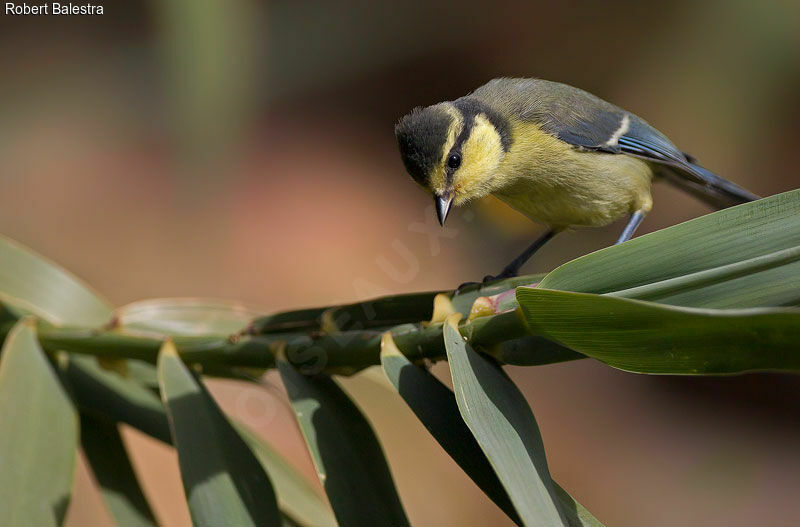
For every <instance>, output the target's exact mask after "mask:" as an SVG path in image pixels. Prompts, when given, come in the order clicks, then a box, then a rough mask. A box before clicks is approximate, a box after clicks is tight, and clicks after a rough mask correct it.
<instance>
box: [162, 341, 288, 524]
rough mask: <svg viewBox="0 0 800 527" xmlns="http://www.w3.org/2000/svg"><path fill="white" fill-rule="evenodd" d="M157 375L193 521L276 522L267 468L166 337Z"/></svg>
mask: <svg viewBox="0 0 800 527" xmlns="http://www.w3.org/2000/svg"><path fill="white" fill-rule="evenodd" d="M158 375H159V382H160V384H161V394H162V399H163V401H164V404H165V405H166V407H167V415H168V417H169V421H170V430H171V432H172V438H173V444H174V445H175V448H176V449H177V451H178V463H179V465H180V469H181V479H182V481H183V485H184V490H185V491H186V497H187V499H188V503H189V511H190V513H191V515H192V520H193V522H194V524H195V525H198V526H207V527H212V526H217V525H243V526H247V525H252V526H261V525H265V526H270V525H274V526H278V525H281V522H282V520H281V516H280V512H279V511H278V504H277V500H276V498H275V493H274V492H273V490H272V484H271V482H270V479H269V477H268V476H267V474H266V472H264V470H263V469H262V467H261V464H260V463H259V462H258V459H257V458H256V457H255V455H254V454H253V453H252V451H251V450H250V449H249V448H248V446H247V445H246V443H245V442H244V440H243V439H242V438H241V437H240V436H239V435H238V434H237V433H236V431H235V430H234V429H233V427H232V426H231V424H230V423H229V422H228V420H227V419H226V418H225V416H224V415H223V414H222V411H221V410H220V409H219V407H218V406H217V404H216V403H215V402H214V400H213V399H212V398H211V396H210V395H209V394H208V392H207V390H206V389H205V387H204V386H203V385H202V384H201V383H200V382H199V381H198V380H197V379H196V377H195V376H194V375H192V374H191V373H190V372H189V370H188V369H187V368H186V366H185V365H184V364H183V361H181V359H180V357H178V354H177V352H176V351H175V347H174V345H173V344H172V343H171V342H170V341H167V342H166V343H165V344H164V347H163V348H162V351H161V353H160V354H159V358H158Z"/></svg>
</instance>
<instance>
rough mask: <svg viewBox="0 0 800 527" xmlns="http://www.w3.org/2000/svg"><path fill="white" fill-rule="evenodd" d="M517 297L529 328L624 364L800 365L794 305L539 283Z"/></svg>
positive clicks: (737, 368) (701, 367) (715, 368)
mask: <svg viewBox="0 0 800 527" xmlns="http://www.w3.org/2000/svg"><path fill="white" fill-rule="evenodd" d="M517 298H518V300H519V303H520V308H521V310H522V313H523V315H524V316H525V319H526V321H527V323H528V325H529V327H530V328H531V330H532V331H533V332H534V333H536V334H539V335H542V336H544V337H546V338H548V339H552V340H554V341H556V342H560V343H561V344H563V345H565V346H568V347H570V348H572V349H574V350H576V351H578V352H580V353H583V354H585V355H588V356H590V357H593V358H596V359H598V360H601V361H603V362H605V363H606V364H609V365H611V366H614V367H616V368H620V369H623V370H627V371H634V372H640V373H656V374H729V373H741V372H746V371H756V370H789V371H798V370H800V353H798V348H797V342H798V341H799V340H800V310H796V309H779V308H754V309H741V310H715V309H696V308H686V307H677V306H666V305H662V304H656V303H652V302H644V301H640V300H631V299H627V298H615V297H610V296H602V295H592V294H588V293H573V292H566V291H553V290H548V289H538V288H537V289H532V288H520V289H518V290H517Z"/></svg>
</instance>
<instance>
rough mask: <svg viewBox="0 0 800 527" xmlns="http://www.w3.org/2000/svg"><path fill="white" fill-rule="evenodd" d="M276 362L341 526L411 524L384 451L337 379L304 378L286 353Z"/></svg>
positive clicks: (395, 526)
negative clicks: (286, 358) (398, 494)
mask: <svg viewBox="0 0 800 527" xmlns="http://www.w3.org/2000/svg"><path fill="white" fill-rule="evenodd" d="M277 362H278V371H279V372H280V375H281V379H282V380H283V383H284V385H285V386H286V389H287V391H288V392H289V399H290V400H291V404H292V409H293V410H294V412H295V417H296V418H297V422H298V424H299V425H300V430H301V431H302V433H303V437H304V438H305V440H306V444H307V446H308V449H309V452H310V453H311V457H312V460H313V461H314V466H315V467H316V469H317V474H318V475H319V478H320V481H321V482H322V484H323V487H324V488H325V492H326V493H327V495H328V498H329V500H330V502H331V506H332V507H333V511H334V514H335V515H336V519H337V521H338V522H339V525H342V526H343V527H347V526H358V525H370V526H376V527H377V526H381V525H384V526H387V527H389V526H392V527H397V526H403V525H409V523H408V519H407V518H406V515H405V512H404V510H403V506H402V504H401V502H400V498H399V497H398V496H397V491H396V490H395V487H394V482H393V480H392V476H391V473H390V472H389V467H388V464H387V462H386V459H385V457H384V455H383V450H382V449H381V446H380V444H379V443H378V440H377V437H375V433H374V432H373V430H372V427H371V426H370V424H369V422H368V421H367V420H366V418H365V417H364V416H363V415H362V414H361V412H360V411H359V410H358V408H357V407H356V406H355V404H354V403H353V402H352V401H351V400H350V398H349V397H348V396H347V395H346V394H345V393H344V391H342V389H341V388H339V386H338V385H337V384H336V382H335V381H333V379H331V378H329V377H318V378H310V377H306V376H304V375H302V374H301V373H299V372H298V371H297V370H296V369H295V368H294V366H292V365H291V364H289V363H288V362H287V361H286V360H285V358H282V357H279V358H278V360H277Z"/></svg>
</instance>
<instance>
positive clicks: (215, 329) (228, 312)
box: [115, 298, 261, 337]
mask: <svg viewBox="0 0 800 527" xmlns="http://www.w3.org/2000/svg"><path fill="white" fill-rule="evenodd" d="M115 314H116V320H117V322H118V324H119V326H121V327H122V328H123V329H124V330H129V331H130V330H133V331H136V332H144V333H147V334H153V335H159V336H192V337H194V336H209V335H232V334H234V333H237V332H239V331H241V330H243V329H244V328H245V327H246V326H247V325H248V324H250V322H251V321H252V320H253V319H254V318H256V317H257V316H260V315H261V312H260V311H258V310H256V309H254V308H252V307H249V306H246V305H244V304H243V303H241V302H236V301H229V300H219V299H210V298H154V299H149V300H140V301H138V302H133V303H132V304H128V305H125V306H123V307H121V308H119V309H117V310H116V313H115Z"/></svg>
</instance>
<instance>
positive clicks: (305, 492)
mask: <svg viewBox="0 0 800 527" xmlns="http://www.w3.org/2000/svg"><path fill="white" fill-rule="evenodd" d="M236 429H237V430H238V431H239V434H240V435H241V436H242V439H244V440H245V442H246V443H247V444H248V445H249V446H250V448H251V449H252V451H253V454H255V456H256V457H257V458H258V461H259V463H261V466H263V467H264V470H267V471H268V472H269V475H270V477H271V478H272V479H273V481H274V482H275V488H276V490H277V491H278V504H279V506H280V509H281V511H282V512H283V513H284V514H285V515H286V516H289V517H290V518H291V520H292V521H293V522H294V523H295V524H297V525H300V526H303V527H335V526H336V518H335V517H334V515H333V511H332V510H331V508H330V506H329V505H328V503H327V502H326V500H325V498H323V497H322V496H320V495H319V494H318V493H317V491H316V490H315V489H314V487H312V486H311V485H310V484H309V483H308V481H306V478H305V477H303V476H302V475H301V474H300V473H299V472H298V471H297V469H295V468H294V467H293V466H292V465H290V464H289V463H288V462H287V461H286V459H284V458H283V456H281V455H280V454H279V453H278V452H277V451H276V450H275V449H273V448H272V446H271V445H270V444H269V443H267V442H266V441H264V440H263V439H261V438H260V437H259V436H258V435H257V434H255V433H253V432H252V431H251V430H249V429H247V428H246V427H245V426H243V425H236Z"/></svg>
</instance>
